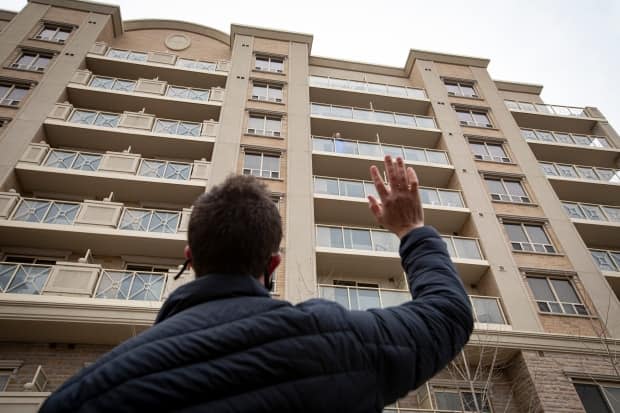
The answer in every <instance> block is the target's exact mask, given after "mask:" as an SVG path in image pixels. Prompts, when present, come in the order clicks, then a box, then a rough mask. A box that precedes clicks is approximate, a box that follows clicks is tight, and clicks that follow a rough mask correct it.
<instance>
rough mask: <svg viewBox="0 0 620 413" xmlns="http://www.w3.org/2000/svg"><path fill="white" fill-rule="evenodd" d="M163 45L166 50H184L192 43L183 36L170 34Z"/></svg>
mask: <svg viewBox="0 0 620 413" xmlns="http://www.w3.org/2000/svg"><path fill="white" fill-rule="evenodd" d="M164 44H165V45H166V47H167V48H168V49H172V50H185V49H187V48H188V47H189V45H190V44H192V41H191V40H190V38H189V37H187V36H186V35H184V34H171V35H170V36H168V37H166V40H165V41H164Z"/></svg>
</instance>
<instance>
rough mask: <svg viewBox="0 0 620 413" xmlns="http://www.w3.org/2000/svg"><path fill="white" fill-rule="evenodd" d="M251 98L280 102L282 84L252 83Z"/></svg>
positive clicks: (281, 98)
mask: <svg viewBox="0 0 620 413" xmlns="http://www.w3.org/2000/svg"><path fill="white" fill-rule="evenodd" d="M252 99H254V100H267V101H269V102H282V100H283V94H282V86H280V85H271V84H262V83H254V85H253V86H252Z"/></svg>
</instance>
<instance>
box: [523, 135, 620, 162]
mask: <svg viewBox="0 0 620 413" xmlns="http://www.w3.org/2000/svg"><path fill="white" fill-rule="evenodd" d="M521 135H522V136H523V138H524V139H525V140H527V141H528V143H529V144H530V148H532V151H533V152H534V154H535V155H536V158H538V159H539V160H546V161H554V162H567V163H571V162H575V161H577V160H579V161H580V162H584V163H587V164H590V165H602V166H610V167H613V166H615V165H616V159H618V158H619V157H620V150H618V149H617V148H614V147H613V145H612V144H611V143H610V142H609V141H608V140H607V138H605V137H604V136H594V135H579V134H575V133H568V132H555V131H543V130H536V129H521Z"/></svg>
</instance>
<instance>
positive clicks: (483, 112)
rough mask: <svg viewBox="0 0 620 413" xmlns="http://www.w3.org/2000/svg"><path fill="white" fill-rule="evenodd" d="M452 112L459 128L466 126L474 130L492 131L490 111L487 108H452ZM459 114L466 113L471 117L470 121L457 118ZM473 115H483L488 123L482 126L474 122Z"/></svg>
mask: <svg viewBox="0 0 620 413" xmlns="http://www.w3.org/2000/svg"><path fill="white" fill-rule="evenodd" d="M453 108H454V111H455V112H456V114H457V115H456V116H457V120H458V121H459V124H460V125H461V126H468V127H474V128H484V129H493V128H494V126H493V120H492V119H491V115H490V113H491V111H490V110H489V109H487V108H470V107H466V106H453ZM459 112H466V113H468V114H469V116H470V117H471V119H472V120H471V121H464V120H461V119H459V118H458V113H459ZM474 114H479V115H484V116H485V117H486V118H487V120H488V122H489V123H485V124H482V123H480V122H476V120H475V118H474Z"/></svg>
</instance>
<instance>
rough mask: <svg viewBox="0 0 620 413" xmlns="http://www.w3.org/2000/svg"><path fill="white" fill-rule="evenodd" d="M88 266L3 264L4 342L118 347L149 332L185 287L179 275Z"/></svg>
mask: <svg viewBox="0 0 620 413" xmlns="http://www.w3.org/2000/svg"><path fill="white" fill-rule="evenodd" d="M87 261H88V260H87V259H81V260H80V262H57V263H56V264H55V265H36V264H18V263H10V262H0V319H2V323H3V327H4V328H3V329H2V331H1V332H0V339H2V340H7V339H11V338H12V339H14V340H24V341H35V342H38V341H42V342H68V343H76V342H78V343H79V342H86V343H109V344H116V343H119V342H121V341H123V340H125V339H127V338H129V337H131V336H133V335H134V330H135V333H137V332H140V331H142V330H145V329H146V328H148V326H150V325H151V324H152V323H153V321H154V319H155V316H156V314H157V312H158V311H159V308H160V306H161V302H162V301H163V300H164V299H165V298H166V297H167V296H168V295H169V294H170V292H172V291H173V290H174V289H175V288H176V287H177V286H179V285H180V284H182V283H183V282H185V280H184V281H182V282H181V281H180V280H177V281H175V280H173V276H174V275H175V273H176V270H170V271H169V272H168V273H161V272H144V271H139V272H138V271H125V270H119V269H105V268H102V266H101V265H99V264H93V263H89V262H87ZM187 274H189V273H187ZM183 278H185V277H183ZM41 309H45V310H44V312H42V311H41ZM78 309H79V311H76V310H78Z"/></svg>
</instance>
